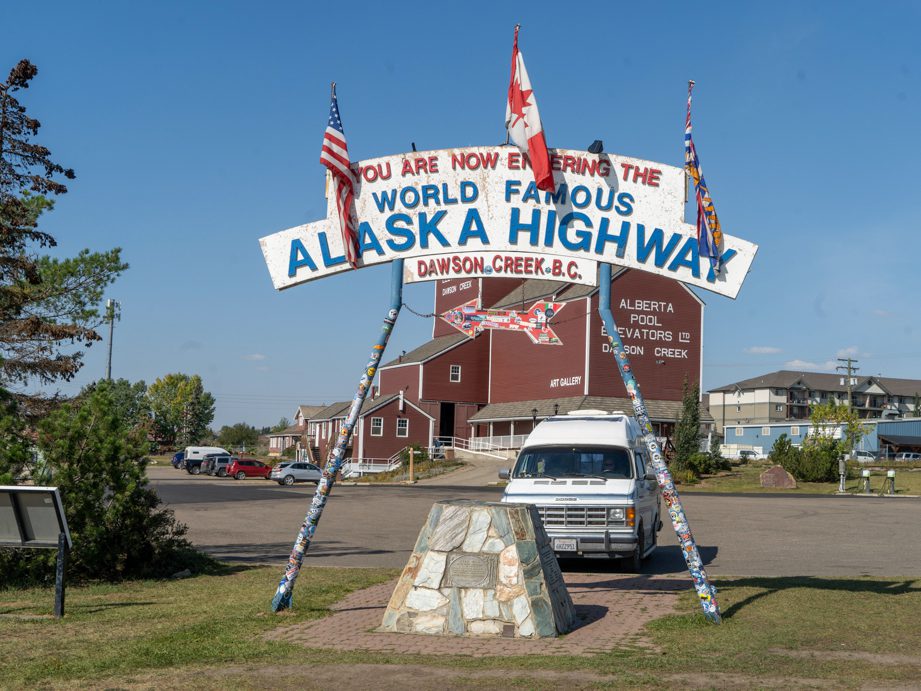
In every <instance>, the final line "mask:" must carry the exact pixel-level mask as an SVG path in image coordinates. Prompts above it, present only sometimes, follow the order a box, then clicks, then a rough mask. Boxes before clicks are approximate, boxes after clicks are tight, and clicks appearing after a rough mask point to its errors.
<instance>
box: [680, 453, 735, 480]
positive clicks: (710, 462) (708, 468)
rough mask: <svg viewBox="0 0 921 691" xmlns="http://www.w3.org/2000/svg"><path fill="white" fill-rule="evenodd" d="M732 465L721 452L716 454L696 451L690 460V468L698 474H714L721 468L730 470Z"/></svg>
mask: <svg viewBox="0 0 921 691" xmlns="http://www.w3.org/2000/svg"><path fill="white" fill-rule="evenodd" d="M731 467H732V466H730V464H729V461H727V460H726V459H725V458H723V457H722V456H720V455H719V454H717V455H715V456H714V455H713V454H712V453H695V454H694V455H693V456H691V458H690V459H689V460H688V468H689V469H690V470H691V471H693V472H694V473H695V474H696V475H698V476H699V475H712V474H713V473H718V472H719V471H721V470H729V469H730V468H731Z"/></svg>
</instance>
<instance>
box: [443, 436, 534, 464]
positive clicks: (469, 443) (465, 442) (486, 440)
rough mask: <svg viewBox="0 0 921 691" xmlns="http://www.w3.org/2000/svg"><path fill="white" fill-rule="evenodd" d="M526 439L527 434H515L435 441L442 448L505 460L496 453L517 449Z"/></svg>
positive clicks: (445, 438)
mask: <svg viewBox="0 0 921 691" xmlns="http://www.w3.org/2000/svg"><path fill="white" fill-rule="evenodd" d="M527 438H528V435H527V434H515V435H505V436H500V437H473V438H472V439H464V438H462V437H437V438H436V440H437V441H438V442H440V444H441V447H442V448H452V449H461V450H463V451H469V452H471V453H478V454H482V455H484V456H491V457H493V458H501V459H503V460H505V459H507V458H508V456H505V455H503V454H499V453H496V452H497V451H507V450H510V449H511V450H513V449H519V448H521V444H522V443H523V442H524V440H525V439H527ZM436 448H437V447H436Z"/></svg>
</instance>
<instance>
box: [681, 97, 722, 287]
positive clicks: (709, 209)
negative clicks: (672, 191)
mask: <svg viewBox="0 0 921 691" xmlns="http://www.w3.org/2000/svg"><path fill="white" fill-rule="evenodd" d="M693 89H694V82H693V81H690V82H688V115H687V119H685V121H684V166H685V170H686V171H687V173H688V175H690V176H691V179H692V180H694V196H695V198H696V201H697V249H698V253H699V254H700V256H701V257H707V258H708V259H709V260H710V264H711V265H712V266H713V270H714V271H716V272H719V270H720V269H721V267H722V262H723V231H722V230H721V228H720V219H719V218H718V217H717V215H716V208H715V207H714V206H713V200H712V199H711V198H710V189H709V188H708V187H707V181H706V180H704V174H703V171H701V169H700V159H699V158H698V157H697V147H695V146H694V140H693V139H692V138H691V91H692V90H693Z"/></svg>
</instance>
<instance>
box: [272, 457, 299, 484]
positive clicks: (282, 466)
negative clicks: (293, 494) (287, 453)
mask: <svg viewBox="0 0 921 691" xmlns="http://www.w3.org/2000/svg"><path fill="white" fill-rule="evenodd" d="M294 462H295V461H282V462H281V463H278V464H276V465H273V466H272V468H271V470H270V471H269V474H268V476H266V478H265V479H266V480H277V479H278V474H279V473H280V472H281V471H282V470H284V469H285V468H287V467H288V466H289V465H291V464H292V463H294Z"/></svg>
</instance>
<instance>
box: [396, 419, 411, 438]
mask: <svg viewBox="0 0 921 691" xmlns="http://www.w3.org/2000/svg"><path fill="white" fill-rule="evenodd" d="M397 436H398V437H408V436H409V418H405V417H401V418H398V419H397Z"/></svg>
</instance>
